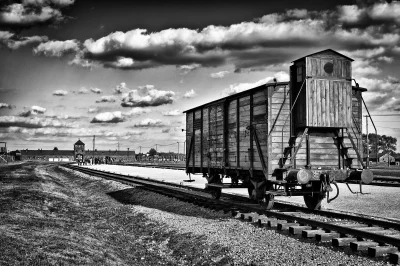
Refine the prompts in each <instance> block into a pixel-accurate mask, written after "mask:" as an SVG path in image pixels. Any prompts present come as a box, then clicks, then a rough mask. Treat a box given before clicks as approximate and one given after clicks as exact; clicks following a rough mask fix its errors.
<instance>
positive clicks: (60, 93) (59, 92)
mask: <svg viewBox="0 0 400 266" xmlns="http://www.w3.org/2000/svg"><path fill="white" fill-rule="evenodd" d="M67 94H68V91H64V90H56V91H53V95H55V96H65V95H67Z"/></svg>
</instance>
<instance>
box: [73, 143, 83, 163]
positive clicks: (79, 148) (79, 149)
mask: <svg viewBox="0 0 400 266" xmlns="http://www.w3.org/2000/svg"><path fill="white" fill-rule="evenodd" d="M84 156H85V143H83V142H82V141H81V140H78V141H77V142H75V144H74V158H75V160H83V157H84Z"/></svg>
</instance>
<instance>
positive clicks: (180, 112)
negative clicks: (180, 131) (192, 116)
mask: <svg viewBox="0 0 400 266" xmlns="http://www.w3.org/2000/svg"><path fill="white" fill-rule="evenodd" d="M162 114H163V116H178V115H182V114H183V113H182V111H181V110H179V109H176V110H171V111H166V112H162Z"/></svg>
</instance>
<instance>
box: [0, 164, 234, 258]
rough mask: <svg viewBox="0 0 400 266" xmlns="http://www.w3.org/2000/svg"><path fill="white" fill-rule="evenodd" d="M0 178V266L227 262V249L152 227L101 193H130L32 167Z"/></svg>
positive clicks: (6, 170)
mask: <svg viewBox="0 0 400 266" xmlns="http://www.w3.org/2000/svg"><path fill="white" fill-rule="evenodd" d="M0 170H1V174H0V221H1V222H0V265H88V264H89V265H181V264H185V265H210V264H214V265H215V264H224V263H228V262H229V261H230V258H229V257H227V256H226V255H225V254H226V248H223V247H219V246H215V245H214V246H210V245H208V244H206V243H205V242H204V241H203V240H202V238H201V237H197V239H193V236H191V235H188V234H178V233H176V232H173V231H170V230H165V226H164V225H163V224H161V223H157V222H154V221H149V220H148V219H146V217H145V216H144V215H143V214H141V213H136V212H133V211H132V208H131V207H130V205H124V204H120V203H119V202H118V201H115V200H113V198H112V197H108V196H107V195H106V194H105V193H104V192H105V191H115V190H120V189H125V188H126V186H123V185H121V186H120V187H115V185H113V186H111V183H109V185H105V184H103V183H101V182H98V181H96V180H93V181H90V180H87V179H80V178H79V177H77V176H75V175H71V174H69V173H68V172H65V171H64V170H61V169H60V168H58V167H52V166H50V167H49V166H46V165H41V166H38V167H37V168H36V169H35V165H32V164H30V165H29V164H27V165H24V166H22V167H21V166H2V167H1V169H0ZM143 196H146V195H145V194H143ZM138 199H140V197H138ZM204 215H205V217H207V213H206V212H205V213H204ZM208 218H209V219H213V217H212V216H211V215H208ZM128 243H129V244H128ZM216 262H218V263H216Z"/></svg>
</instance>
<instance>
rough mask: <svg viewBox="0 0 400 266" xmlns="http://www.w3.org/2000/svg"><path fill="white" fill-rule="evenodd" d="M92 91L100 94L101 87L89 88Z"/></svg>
mask: <svg viewBox="0 0 400 266" xmlns="http://www.w3.org/2000/svg"><path fill="white" fill-rule="evenodd" d="M90 90H91V91H92V92H93V93H97V94H100V93H101V89H99V88H91V89H90Z"/></svg>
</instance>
